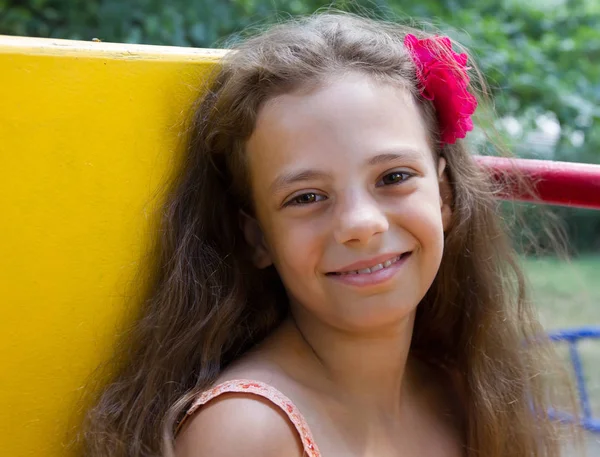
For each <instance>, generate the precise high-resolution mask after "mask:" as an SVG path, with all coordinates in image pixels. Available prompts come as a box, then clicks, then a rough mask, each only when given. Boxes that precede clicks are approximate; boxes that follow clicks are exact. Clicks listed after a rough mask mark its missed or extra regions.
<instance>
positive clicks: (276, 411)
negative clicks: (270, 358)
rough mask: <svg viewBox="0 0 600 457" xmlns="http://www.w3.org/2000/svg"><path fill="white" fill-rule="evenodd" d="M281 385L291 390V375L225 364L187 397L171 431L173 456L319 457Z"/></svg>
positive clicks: (306, 429) (259, 365)
mask: <svg viewBox="0 0 600 457" xmlns="http://www.w3.org/2000/svg"><path fill="white" fill-rule="evenodd" d="M282 390H284V391H286V392H289V391H290V390H291V391H292V392H293V391H294V386H293V381H292V380H290V379H289V378H287V377H286V376H285V375H284V374H282V373H278V372H277V371H274V370H273V367H263V366H261V364H249V365H246V364H242V365H241V366H238V367H235V368H233V369H231V370H227V371H226V372H225V373H223V375H222V376H221V377H220V378H219V379H218V380H217V381H216V382H215V384H214V385H213V386H212V387H211V388H210V389H208V390H206V391H204V392H203V393H201V394H200V395H199V396H198V397H197V398H196V399H195V400H194V401H193V402H192V405H191V406H190V408H189V409H188V411H187V414H186V416H185V418H184V419H183V420H182V421H181V423H180V425H179V427H178V429H177V432H176V434H177V440H176V456H177V457H195V456H202V455H211V456H222V457H228V456H230V455H231V456H234V455H235V456H238V455H247V456H253V455H256V456H259V455H260V456H266V457H268V456H270V455H273V456H275V455H277V456H280V455H289V456H301V455H307V456H309V457H319V451H318V449H317V447H316V444H315V443H314V439H313V437H312V433H311V431H310V429H309V427H308V424H307V422H306V420H305V418H304V416H303V415H302V413H301V412H300V410H299V409H298V407H297V406H296V404H294V402H292V400H290V398H289V397H288V396H287V395H285V394H284V393H283V392H282Z"/></svg>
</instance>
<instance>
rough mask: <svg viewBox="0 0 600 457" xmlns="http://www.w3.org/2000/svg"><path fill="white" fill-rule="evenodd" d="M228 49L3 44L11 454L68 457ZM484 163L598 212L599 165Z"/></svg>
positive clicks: (0, 148)
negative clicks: (85, 395) (186, 139)
mask: <svg viewBox="0 0 600 457" xmlns="http://www.w3.org/2000/svg"><path fill="white" fill-rule="evenodd" d="M223 53H224V51H221V50H210V49H185V48H172V47H160V46H143V45H121V44H112V43H101V42H81V41H67V40H54V39H35V38H22V37H6V36H0V75H1V81H2V84H0V105H1V109H0V157H1V158H2V166H1V167H0V187H1V189H0V190H1V191H0V195H2V201H1V207H2V218H0V233H2V234H3V241H2V243H1V244H0V268H1V271H2V274H1V275H0V290H1V291H2V299H1V300H2V305H3V306H2V310H3V316H2V319H1V320H0V335H1V337H0V338H1V347H2V350H1V352H0V363H1V366H2V375H0V407H1V411H2V412H1V413H0V437H1V438H0V449H1V451H2V455H10V456H14V457H28V456H36V457H37V456H40V455H43V456H44V457H59V456H61V457H64V456H65V455H68V454H66V451H65V448H64V446H65V444H66V443H67V442H68V441H69V439H70V437H71V432H72V430H73V427H74V426H75V425H76V424H77V423H78V421H79V419H80V414H81V412H80V408H79V406H78V405H79V403H78V401H79V397H80V391H81V390H82V387H83V386H84V385H85V383H86V380H87V378H88V376H89V375H90V374H91V373H92V371H93V369H94V367H95V366H96V365H97V364H98V363H99V362H100V361H102V360H103V359H105V358H106V357H107V356H108V354H110V352H111V350H112V344H113V342H114V340H115V337H116V335H117V333H118V329H119V326H120V324H121V323H122V322H123V321H124V320H126V319H127V318H128V317H129V315H130V311H131V310H130V309H129V308H128V304H129V303H130V302H134V301H135V300H130V298H133V296H134V294H135V290H132V289H131V288H130V287H129V284H130V281H131V280H132V278H133V276H134V274H135V271H136V268H137V265H138V264H139V262H140V258H141V255H142V254H143V252H144V248H145V246H146V245H147V243H148V242H149V240H150V238H151V236H152V235H151V233H152V228H153V227H154V225H153V224H154V220H153V219H152V214H153V210H154V209H155V208H157V207H158V205H159V204H160V200H161V197H162V196H161V194H160V189H161V184H162V183H163V182H164V180H165V179H166V178H167V176H168V175H169V173H170V171H171V170H172V167H173V164H174V162H176V159H177V157H178V156H179V154H180V153H181V148H182V145H183V141H182V139H181V132H182V129H183V127H184V125H185V119H186V115H187V114H188V113H189V108H190V106H191V104H192V102H193V100H194V99H195V98H196V97H197V96H198V94H199V91H200V90H201V87H200V84H199V81H202V80H204V79H206V77H207V75H208V72H209V71H210V70H211V68H212V67H213V66H214V65H215V64H216V63H217V62H218V61H219V59H220V58H221V57H222V56H223ZM478 160H479V161H480V163H481V165H482V167H485V168H486V169H487V170H488V171H489V172H490V174H491V175H492V176H495V177H497V178H498V179H502V177H503V176H505V173H506V172H507V170H510V169H511V167H514V166H515V164H516V165H517V166H518V168H519V169H521V170H522V171H523V172H525V176H526V177H528V179H531V180H532V181H533V182H535V183H536V184H535V187H536V189H537V191H538V193H539V196H540V198H541V200H545V201H547V202H549V203H555V204H567V205H571V206H583V207H588V208H596V209H600V166H593V165H582V164H556V163H549V162H544V163H540V162H536V161H522V160H518V161H514V162H507V161H505V160H502V159H496V158H492V157H480V158H478ZM505 197H506V198H508V197H510V198H516V199H522V200H527V199H530V197H529V196H528V195H524V194H519V193H518V192H517V188H515V193H514V194H513V195H506V196H505ZM565 335H567V334H566V333H564V332H563V333H561V334H557V335H555V336H554V338H562V339H565V338H567V337H566V336H565ZM595 335H596V336H597V333H596V334H595ZM569 341H571V340H569ZM573 344H575V343H573ZM574 351H575V352H576V349H575V350H574ZM573 360H574V361H576V360H579V359H578V358H574V359H573ZM577 363H578V362H577ZM577 363H575V370H576V372H577V373H581V370H580V368H578V367H579V365H580V364H579V365H578V364H577ZM580 392H583V393H584V396H583V397H582V398H584V399H585V398H587V397H586V396H585V390H581V386H580ZM585 401H587V400H585ZM584 404H587V403H584ZM583 411H584V414H587V413H586V411H588V412H589V408H588V409H587V410H586V408H585V407H583ZM584 419H586V422H584V424H587V426H588V427H589V428H590V430H597V422H594V419H593V418H592V417H591V414H587V415H586V418H584ZM594 424H596V425H594ZM594 427H596V428H594Z"/></svg>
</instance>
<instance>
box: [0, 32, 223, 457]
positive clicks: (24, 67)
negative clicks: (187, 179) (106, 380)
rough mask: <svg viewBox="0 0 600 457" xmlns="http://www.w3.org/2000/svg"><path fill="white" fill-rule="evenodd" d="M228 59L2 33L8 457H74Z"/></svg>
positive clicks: (1, 361)
mask: <svg viewBox="0 0 600 457" xmlns="http://www.w3.org/2000/svg"><path fill="white" fill-rule="evenodd" d="M223 52H224V51H220V50H200V49H184V48H171V47H158V46H140V45H122V44H111V43H96V42H78V41H67V40H52V39H35V38H22V37H21V38H19V37H7V36H0V160H1V162H0V211H1V212H0V234H2V238H1V241H0V297H1V298H0V303H1V305H2V308H1V309H2V317H1V318H0V339H1V340H0V348H1V349H0V370H1V372H0V455H3V456H4V455H6V456H11V457H29V456H36V457H39V456H43V457H46V456H47V457H59V456H61V457H62V456H65V455H67V453H66V451H65V449H64V447H63V443H65V442H66V441H67V440H68V439H69V438H70V436H69V433H68V429H69V425H70V424H71V423H72V421H73V415H76V413H74V411H75V405H76V402H77V399H78V397H79V391H78V389H80V388H81V386H83V385H84V383H85V382H86V379H87V377H88V376H89V374H90V373H91V372H92V370H93V369H94V368H95V367H96V365H97V364H98V363H99V362H100V361H101V360H102V359H103V358H104V357H106V356H107V354H109V353H110V351H111V345H112V344H113V341H114V337H115V332H116V329H117V327H118V324H119V322H121V321H122V320H123V319H124V317H125V312H126V310H125V306H124V304H125V299H124V296H125V294H126V293H128V292H129V289H128V282H129V281H131V279H132V277H133V274H134V273H135V271H136V267H137V265H138V260H139V255H140V252H142V250H143V248H144V246H145V244H146V242H147V240H148V236H147V233H148V228H149V226H150V225H149V224H150V223H151V221H150V220H149V216H148V215H149V214H151V212H152V209H153V208H155V207H156V204H157V201H158V200H159V199H157V198H154V197H155V195H157V192H158V190H159V189H160V187H161V183H162V182H164V179H165V178H166V176H167V175H168V173H169V171H170V170H171V166H172V163H173V161H174V159H176V157H177V152H178V150H179V148H180V147H181V144H180V143H181V142H180V141H178V132H179V131H180V129H181V123H182V120H183V118H184V116H185V114H186V113H187V112H188V109H189V106H190V103H191V102H192V100H193V99H194V97H196V95H197V90H198V88H199V87H200V86H201V81H202V78H204V77H206V75H207V72H208V71H209V70H210V69H211V68H212V67H213V66H214V64H215V63H216V62H218V60H219V58H220V57H222V55H223ZM76 419H77V418H76V417H75V420H76Z"/></svg>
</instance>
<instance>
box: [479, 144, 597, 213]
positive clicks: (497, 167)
mask: <svg viewBox="0 0 600 457" xmlns="http://www.w3.org/2000/svg"><path fill="white" fill-rule="evenodd" d="M475 160H476V161H477V162H478V163H479V164H480V165H481V166H482V167H483V168H484V169H486V171H488V172H489V173H490V175H491V176H492V177H493V178H494V179H495V180H497V181H501V182H504V183H506V184H508V186H507V188H506V193H505V194H502V195H500V198H503V199H507V200H517V201H530V202H538V203H547V204H549V205H562V206H575V207H579V208H591V209H600V165H592V164H584V163H570V162H554V161H549V160H531V159H513V158H505V157H490V156H476V157H475ZM515 173H517V174H519V175H520V176H522V177H523V178H524V179H525V181H526V182H527V183H528V184H529V185H530V186H531V188H532V190H533V194H532V193H530V192H527V191H526V190H525V189H523V187H522V186H519V185H517V183H516V181H515V182H512V181H510V180H507V177H508V178H510V177H511V175H513V176H514V175H515ZM535 195H537V198H536V197H535Z"/></svg>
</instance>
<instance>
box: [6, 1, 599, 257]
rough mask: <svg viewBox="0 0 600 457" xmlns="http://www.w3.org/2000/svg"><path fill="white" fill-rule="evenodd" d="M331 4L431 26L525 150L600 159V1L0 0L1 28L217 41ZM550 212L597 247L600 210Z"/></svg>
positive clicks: (180, 42)
mask: <svg viewBox="0 0 600 457" xmlns="http://www.w3.org/2000/svg"><path fill="white" fill-rule="evenodd" d="M329 5H332V6H334V7H336V8H338V9H342V10H349V11H355V12H356V11H357V9H359V10H362V11H375V14H377V15H378V17H382V18H387V19H401V20H402V19H403V18H407V17H412V18H415V19H417V20H425V21H427V22H429V23H430V24H433V25H434V26H435V27H438V28H439V29H441V30H442V31H443V32H444V33H446V34H448V35H450V36H452V37H453V38H455V39H457V40H459V41H461V42H462V43H464V44H465V45H467V46H468V47H469V48H470V49H471V51H472V52H473V54H474V55H475V57H476V59H477V62H478V63H479V65H480V67H481V69H482V70H483V72H484V74H485V75H486V76H487V79H488V82H489V84H490V86H491V89H492V92H493V95H494V97H495V103H496V106H495V108H496V111H497V114H498V117H497V119H496V120H495V124H496V125H495V127H497V128H498V130H499V131H500V132H501V134H502V135H503V136H504V138H505V140H507V141H508V144H509V145H510V147H511V149H512V150H513V151H514V152H515V153H516V154H517V155H519V156H521V157H529V158H541V159H552V160H564V161H576V162H589V163H600V1H598V0H525V1H523V0H418V1H408V0H369V1H362V0H353V1H343V0H339V1H334V2H333V3H326V2H323V1H316V0H169V1H168V2H167V1H165V0H163V1H158V0H0V34H6V35H23V36H36V37H52V38H67V39H77V40H91V39H92V38H99V39H101V40H103V41H109V42H127V43H144V44H157V45H174V46H193V47H218V46H219V43H222V40H223V39H224V38H226V37H227V36H229V35H230V34H232V33H235V32H239V31H240V30H242V29H243V28H245V27H247V26H253V25H256V24H260V25H264V24H267V23H269V21H273V20H275V18H276V17H277V16H279V17H282V16H283V17H285V15H287V14H307V13H311V12H314V11H315V10H317V9H319V8H321V7H324V6H329ZM553 211H554V213H555V214H556V215H557V216H558V218H559V219H560V220H561V221H562V224H563V225H564V228H565V229H566V232H567V234H568V237H569V241H570V244H571V247H572V248H573V249H574V250H575V251H577V252H590V251H596V252H598V251H600V211H596V212H594V211H586V210H577V209H571V208H555V209H554V210H553ZM528 212H531V215H530V216H529V218H530V224H528V225H529V229H528V230H530V231H531V232H533V233H534V234H535V233H536V227H538V226H537V225H536V224H537V222H536V215H535V214H536V212H535V211H529V210H528Z"/></svg>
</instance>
